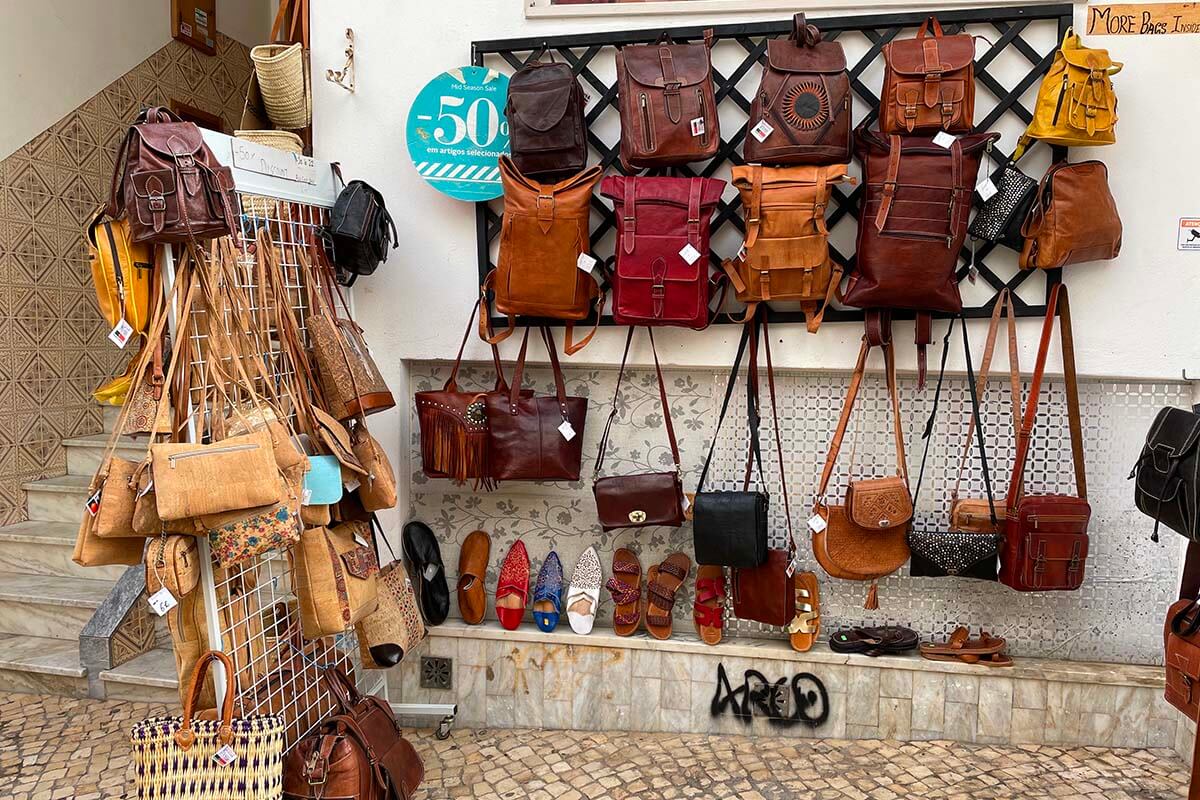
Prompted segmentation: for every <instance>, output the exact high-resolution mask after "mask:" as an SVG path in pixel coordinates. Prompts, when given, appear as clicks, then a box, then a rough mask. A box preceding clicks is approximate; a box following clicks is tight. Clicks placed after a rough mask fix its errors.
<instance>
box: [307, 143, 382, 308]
mask: <svg viewBox="0 0 1200 800" xmlns="http://www.w3.org/2000/svg"><path fill="white" fill-rule="evenodd" d="M333 174H334V175H335V176H337V179H338V181H339V182H340V183H341V184H342V190H341V191H340V192H338V196H337V200H335V201H334V203H333V208H332V209H331V210H330V212H329V224H328V225H326V226H325V227H324V228H322V229H321V239H322V241H323V242H324V244H325V250H326V254H327V255H328V256H329V260H330V261H331V262H332V263H333V265H334V266H335V267H337V269H338V276H339V279H340V280H339V282H340V283H341V284H342V285H343V286H353V285H354V282H355V281H356V280H358V277H359V276H360V275H373V274H375V270H376V269H378V267H379V265H380V264H382V263H383V262H385V261H387V257H388V251H389V250H394V249H395V248H397V247H399V246H400V239H399V237H398V236H397V235H396V223H395V221H393V220H392V215H391V214H389V213H388V210H387V205H386V204H385V203H384V202H383V195H382V194H380V193H379V190H378V189H376V188H375V187H373V186H371V185H370V184H368V183H366V182H365V181H357V180H356V181H350V183H346V181H345V180H344V179H343V178H342V169H341V167H340V166H338V164H337V163H334V164H333ZM342 276H345V277H344V278H343V277H342Z"/></svg>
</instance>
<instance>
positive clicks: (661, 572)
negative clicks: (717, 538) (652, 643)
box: [644, 553, 692, 639]
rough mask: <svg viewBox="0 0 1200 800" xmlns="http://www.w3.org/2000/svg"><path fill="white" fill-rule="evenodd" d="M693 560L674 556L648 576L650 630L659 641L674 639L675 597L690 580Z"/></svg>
mask: <svg viewBox="0 0 1200 800" xmlns="http://www.w3.org/2000/svg"><path fill="white" fill-rule="evenodd" d="M691 569H692V560H691V559H690V558H688V557H687V556H686V555H684V554H683V553H672V554H671V555H669V556H667V560H666V561H664V562H662V563H661V564H656V565H655V566H653V567H651V568H650V571H649V572H648V573H647V574H646V583H647V586H646V599H645V601H644V603H645V614H644V616H645V618H646V630H647V631H649V632H650V635H651V636H653V637H654V638H655V639H669V638H671V622H672V618H671V610H672V609H673V608H674V607H675V595H676V594H678V593H679V587H680V586H682V585H683V582H684V581H686V580H687V576H688V572H690V571H691Z"/></svg>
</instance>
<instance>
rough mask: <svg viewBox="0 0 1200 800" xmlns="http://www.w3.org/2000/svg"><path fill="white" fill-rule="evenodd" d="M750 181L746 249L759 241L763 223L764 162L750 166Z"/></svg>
mask: <svg viewBox="0 0 1200 800" xmlns="http://www.w3.org/2000/svg"><path fill="white" fill-rule="evenodd" d="M750 181H751V185H752V187H753V188H752V189H751V190H750V209H749V213H748V214H747V215H746V245H745V246H746V250H749V249H750V248H752V247H754V245H755V243H756V242H757V241H758V232H759V228H760V226H761V225H762V195H763V167H762V164H754V165H753V166H751V168H750Z"/></svg>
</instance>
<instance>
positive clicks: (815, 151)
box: [743, 14, 854, 164]
mask: <svg viewBox="0 0 1200 800" xmlns="http://www.w3.org/2000/svg"><path fill="white" fill-rule="evenodd" d="M851 97H852V94H851V92H850V75H849V73H847V72H846V54H845V52H843V51H842V45H841V43H840V42H834V41H822V39H821V31H820V30H818V28H817V26H816V25H809V24H808V22H807V21H806V20H805V18H804V15H803V14H796V15H795V17H793V21H792V34H791V36H789V37H788V38H786V39H768V40H767V64H766V67H765V68H764V69H763V74H762V79H761V80H760V81H759V84H758V92H757V93H755V95H754V100H753V102H752V103H751V105H750V120H749V121H748V122H747V123H746V131H747V134H746V143H745V146H744V148H743V152H744V154H745V157H746V163H748V164H848V163H850V156H851V140H850V134H851V131H852V130H853V127H854V126H853V123H852V122H851V119H850V118H851V112H850V106H851V102H852V100H851Z"/></svg>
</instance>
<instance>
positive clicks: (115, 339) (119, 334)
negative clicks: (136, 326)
mask: <svg viewBox="0 0 1200 800" xmlns="http://www.w3.org/2000/svg"><path fill="white" fill-rule="evenodd" d="M132 334H133V326H132V325H130V324H129V323H128V322H126V321H125V319H124V318H122V319H121V320H119V321H118V322H117V325H116V327H115V328H113V329H112V330H111V331H109V332H108V338H109V341H111V342H112V343H113V344H115V345H116V346H117V347H119V348H121V349H122V350H124V349H125V345H126V344H128V343H129V337H130V336H131V335H132Z"/></svg>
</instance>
